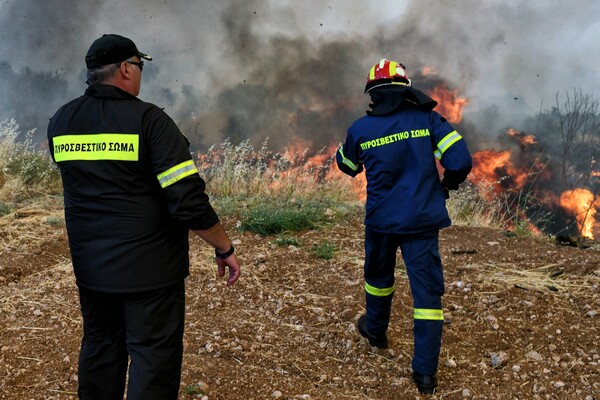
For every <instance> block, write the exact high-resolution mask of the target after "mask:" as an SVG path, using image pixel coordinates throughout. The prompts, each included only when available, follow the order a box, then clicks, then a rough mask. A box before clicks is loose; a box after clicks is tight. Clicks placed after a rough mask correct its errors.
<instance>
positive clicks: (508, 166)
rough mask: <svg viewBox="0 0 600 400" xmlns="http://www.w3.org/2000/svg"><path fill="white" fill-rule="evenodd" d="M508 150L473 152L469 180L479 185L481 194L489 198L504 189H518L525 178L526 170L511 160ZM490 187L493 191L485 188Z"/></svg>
mask: <svg viewBox="0 0 600 400" xmlns="http://www.w3.org/2000/svg"><path fill="white" fill-rule="evenodd" d="M511 156H512V155H511V152H510V151H508V150H502V151H498V150H482V151H478V152H476V153H474V154H473V170H472V172H471V182H472V183H474V184H475V185H476V186H478V187H480V190H481V194H482V195H483V196H484V197H485V198H486V199H488V200H491V197H493V195H494V194H500V193H502V192H503V191H505V190H506V189H519V188H521V187H523V185H524V184H525V182H526V180H527V172H523V171H521V170H519V169H518V168H517V167H515V165H514V164H513V163H512V162H511ZM487 188H491V189H492V190H493V193H489V191H487V190H485V189H487Z"/></svg>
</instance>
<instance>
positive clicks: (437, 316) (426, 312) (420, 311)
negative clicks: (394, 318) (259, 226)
mask: <svg viewBox="0 0 600 400" xmlns="http://www.w3.org/2000/svg"><path fill="white" fill-rule="evenodd" d="M415 319H426V320H431V321H443V320H444V312H443V311H442V310H433V309H429V308H415Z"/></svg>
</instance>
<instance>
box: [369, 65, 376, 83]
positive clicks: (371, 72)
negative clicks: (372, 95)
mask: <svg viewBox="0 0 600 400" xmlns="http://www.w3.org/2000/svg"><path fill="white" fill-rule="evenodd" d="M373 79H375V67H373V68H371V70H370V71H369V80H370V81H372V80H373Z"/></svg>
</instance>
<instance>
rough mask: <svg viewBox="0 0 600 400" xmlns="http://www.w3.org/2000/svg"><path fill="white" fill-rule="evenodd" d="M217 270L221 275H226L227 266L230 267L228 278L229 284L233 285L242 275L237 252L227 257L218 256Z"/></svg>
mask: <svg viewBox="0 0 600 400" xmlns="http://www.w3.org/2000/svg"><path fill="white" fill-rule="evenodd" d="M216 260H217V270H218V272H219V276H225V267H228V268H229V277H228V278H227V286H231V285H233V284H234V283H235V282H236V281H237V280H238V278H239V277H240V273H241V269H240V262H239V261H238V258H237V256H236V255H235V253H233V254H232V255H230V256H229V257H227V258H218V257H217V259H216Z"/></svg>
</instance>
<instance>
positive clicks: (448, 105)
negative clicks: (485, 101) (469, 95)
mask: <svg viewBox="0 0 600 400" xmlns="http://www.w3.org/2000/svg"><path fill="white" fill-rule="evenodd" d="M427 94H428V95H429V96H430V97H431V98H432V99H434V100H435V101H437V102H438V106H437V108H436V110H437V111H438V112H439V113H440V114H442V115H443V116H444V117H445V118H446V119H447V120H448V121H449V122H450V123H453V124H457V123H459V122H460V121H462V113H463V108H464V107H465V106H466V105H468V104H469V100H467V99H466V98H464V97H460V96H459V94H458V89H453V90H449V89H447V88H446V85H445V84H443V83H442V84H441V85H439V86H436V87H435V88H433V90H431V91H429V92H428V93H427Z"/></svg>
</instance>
